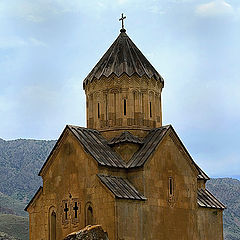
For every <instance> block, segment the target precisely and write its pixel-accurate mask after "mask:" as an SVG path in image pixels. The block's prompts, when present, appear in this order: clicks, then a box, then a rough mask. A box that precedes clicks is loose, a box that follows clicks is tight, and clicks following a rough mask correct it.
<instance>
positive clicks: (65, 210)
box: [64, 203, 69, 220]
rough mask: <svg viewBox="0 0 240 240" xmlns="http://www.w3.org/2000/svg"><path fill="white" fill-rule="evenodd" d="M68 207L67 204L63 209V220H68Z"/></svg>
mask: <svg viewBox="0 0 240 240" xmlns="http://www.w3.org/2000/svg"><path fill="white" fill-rule="evenodd" d="M68 210H69V209H68V206H67V203H65V208H64V212H65V220H67V218H68Z"/></svg>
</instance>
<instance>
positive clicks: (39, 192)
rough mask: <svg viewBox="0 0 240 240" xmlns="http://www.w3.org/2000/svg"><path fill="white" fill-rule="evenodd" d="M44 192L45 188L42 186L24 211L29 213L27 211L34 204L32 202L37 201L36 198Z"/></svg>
mask: <svg viewBox="0 0 240 240" xmlns="http://www.w3.org/2000/svg"><path fill="white" fill-rule="evenodd" d="M42 191H43V188H42V187H41V186H40V187H39V188H38V190H37V192H36V193H35V194H34V196H33V198H32V199H31V200H30V202H29V203H28V205H27V206H26V207H25V208H24V211H27V209H28V208H29V206H30V205H31V204H32V202H33V201H34V200H35V199H36V197H38V196H39V194H41V193H42Z"/></svg>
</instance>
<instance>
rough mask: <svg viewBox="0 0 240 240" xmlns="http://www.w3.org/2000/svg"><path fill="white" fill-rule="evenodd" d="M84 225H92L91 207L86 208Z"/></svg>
mask: <svg viewBox="0 0 240 240" xmlns="http://www.w3.org/2000/svg"><path fill="white" fill-rule="evenodd" d="M86 223H87V224H86V225H93V209H92V207H91V206H88V208H87V221H86Z"/></svg>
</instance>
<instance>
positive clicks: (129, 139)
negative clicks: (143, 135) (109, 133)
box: [109, 131, 142, 145]
mask: <svg viewBox="0 0 240 240" xmlns="http://www.w3.org/2000/svg"><path fill="white" fill-rule="evenodd" d="M118 143H137V144H142V141H141V140H140V139H139V138H138V137H136V136H134V135H132V134H131V133H130V132H128V131H124V132H123V133H122V134H121V135H120V136H117V137H115V138H113V139H112V140H111V141H110V142H109V145H114V144H118Z"/></svg>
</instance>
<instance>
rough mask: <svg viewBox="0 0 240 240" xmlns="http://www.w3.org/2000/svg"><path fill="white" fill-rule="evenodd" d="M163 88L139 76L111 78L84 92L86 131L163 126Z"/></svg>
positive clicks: (159, 84) (89, 87)
mask: <svg viewBox="0 0 240 240" xmlns="http://www.w3.org/2000/svg"><path fill="white" fill-rule="evenodd" d="M162 88H163V84H162V83H161V82H159V81H156V80H155V79H148V78H147V77H145V76H144V77H139V76H137V75H134V76H131V77H129V76H127V74H123V75H121V76H120V77H117V76H116V75H114V74H113V75H112V76H110V77H108V78H106V77H102V78H100V79H99V80H95V81H93V82H92V83H91V84H88V85H87V86H86V88H85V91H86V102H87V127H88V128H94V129H98V130H108V131H109V130H111V129H114V130H116V129H123V128H124V129H132V128H140V129H151V128H154V127H161V126H162V109H161V91H162Z"/></svg>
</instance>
